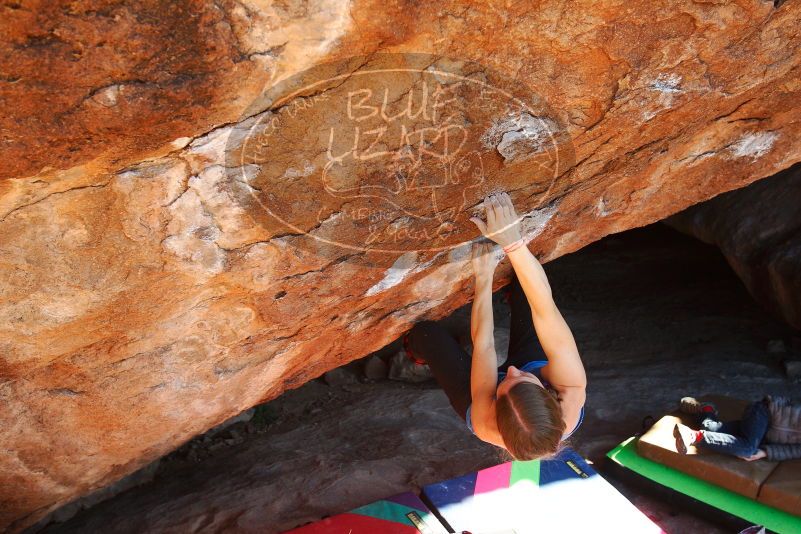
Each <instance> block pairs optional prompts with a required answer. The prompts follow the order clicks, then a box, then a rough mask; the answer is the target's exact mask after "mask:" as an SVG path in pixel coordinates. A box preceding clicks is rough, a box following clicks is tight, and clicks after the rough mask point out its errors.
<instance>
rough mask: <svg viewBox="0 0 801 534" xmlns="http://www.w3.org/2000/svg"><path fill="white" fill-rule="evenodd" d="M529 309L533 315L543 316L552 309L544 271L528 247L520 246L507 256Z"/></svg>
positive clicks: (552, 305)
mask: <svg viewBox="0 0 801 534" xmlns="http://www.w3.org/2000/svg"><path fill="white" fill-rule="evenodd" d="M508 256H509V261H510V262H511V263H512V267H513V268H514V270H515V274H516V275H517V279H518V280H519V281H520V286H521V287H522V288H523V293H525V294H526V299H527V300H528V304H529V307H531V311H532V312H533V313H535V314H539V315H542V314H545V313H548V312H551V311H552V310H553V308H554V302H553V296H552V294H551V285H550V284H549V283H548V277H547V276H546V275H545V270H544V269H543V268H542V265H540V262H539V261H537V258H535V257H534V255H533V254H532V253H531V251H530V250H529V249H528V247H525V246H522V247H519V248H517V249H516V250H513V251H512V252H510V253H509V254H508Z"/></svg>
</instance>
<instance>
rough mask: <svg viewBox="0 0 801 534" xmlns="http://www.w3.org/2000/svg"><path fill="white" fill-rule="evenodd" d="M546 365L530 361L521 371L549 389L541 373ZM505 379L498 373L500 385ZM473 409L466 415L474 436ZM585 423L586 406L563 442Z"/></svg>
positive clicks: (563, 437) (545, 363)
mask: <svg viewBox="0 0 801 534" xmlns="http://www.w3.org/2000/svg"><path fill="white" fill-rule="evenodd" d="M546 365H548V360H533V361H530V362H528V363H526V364H525V365H523V366H522V367H521V368H520V370H521V371H525V372H527V373H531V374H533V375H536V377H537V378H539V379H540V381H541V382H542V385H543V386H545V387H548V386H550V384H549V383H548V381H547V380H544V379H543V378H542V374H541V373H540V369H542V368H543V367H545V366H546ZM504 378H506V373H505V372H503V371H499V372H498V383H499V384H500V383H501V381H502V380H503V379H504ZM472 407H473V405H472V404H470V406H468V407H467V413H466V414H465V422H466V423H467V428H469V429H470V432H472V433H473V435H475V434H476V433H475V431H474V430H473V421H472V420H471V418H470V408H472ZM583 421H584V406H582V407H581V412H580V413H579V419H578V422H577V423H576V426H575V427H573V430H571V431H570V432H568V433H567V434H565V435H564V436H562V441H564V440H566V439H567V438H569V437H570V436H572V435H573V433H574V432H575V431H576V430H578V427H580V426H581V423H582V422H583Z"/></svg>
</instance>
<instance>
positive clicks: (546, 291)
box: [509, 247, 587, 398]
mask: <svg viewBox="0 0 801 534" xmlns="http://www.w3.org/2000/svg"><path fill="white" fill-rule="evenodd" d="M509 259H510V260H511V262H512V266H513V267H514V269H515V273H516V274H517V279H518V280H519V281H520V286H521V287H522V288H523V292H524V293H525V294H526V299H527V300H528V303H529V307H530V308H531V319H532V322H533V323H534V330H535V332H536V333H537V338H538V339H539V341H540V345H541V346H542V350H543V351H544V352H545V354H546V355H547V356H548V365H547V366H546V368H543V370H542V373H543V376H544V377H545V378H546V379H547V380H548V381H549V382H550V383H551V384H552V385H553V386H554V387H555V388H556V389H557V390H559V391H560V392H561V391H563V390H564V389H565V388H579V389H581V390H583V389H584V388H586V386H587V376H586V373H585V371H584V365H583V364H582V362H581V357H580V355H579V352H578V347H577V346H576V340H575V339H574V337H573V333H572V332H571V331H570V327H569V326H568V325H567V322H566V321H565V319H564V317H562V314H561V313H560V312H559V309H558V308H557V307H556V303H555V302H554V300H553V296H552V294H551V286H550V284H549V283H548V278H547V277H546V276H545V270H543V268H542V266H541V265H540V263H539V261H537V258H535V257H534V255H533V254H531V252H530V251H529V250H528V248H527V247H520V248H518V249H517V250H514V251H512V252H510V253H509ZM582 395H583V393H582ZM582 398H583V397H582Z"/></svg>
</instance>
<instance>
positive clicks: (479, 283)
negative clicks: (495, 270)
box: [470, 279, 498, 401]
mask: <svg viewBox="0 0 801 534" xmlns="http://www.w3.org/2000/svg"><path fill="white" fill-rule="evenodd" d="M493 330H494V322H493V314H492V279H476V292H475V297H474V299H473V308H472V311H471V317H470V334H471V337H472V339H473V361H472V363H471V369H470V390H471V394H472V397H473V399H474V401H475V399H476V398H477V397H478V396H488V397H491V396H492V395H493V394H494V393H495V387H496V385H497V381H498V377H497V367H498V362H497V356H496V355H495V337H494V333H493Z"/></svg>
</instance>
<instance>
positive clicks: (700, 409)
mask: <svg viewBox="0 0 801 534" xmlns="http://www.w3.org/2000/svg"><path fill="white" fill-rule="evenodd" d="M679 411H680V412H681V413H687V414H690V415H709V416H710V417H715V418H717V416H718V410H717V408H715V405H714V404H712V403H711V402H701V401H699V400H696V399H695V398H694V397H684V398H682V399H681V401H680V402H679Z"/></svg>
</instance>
